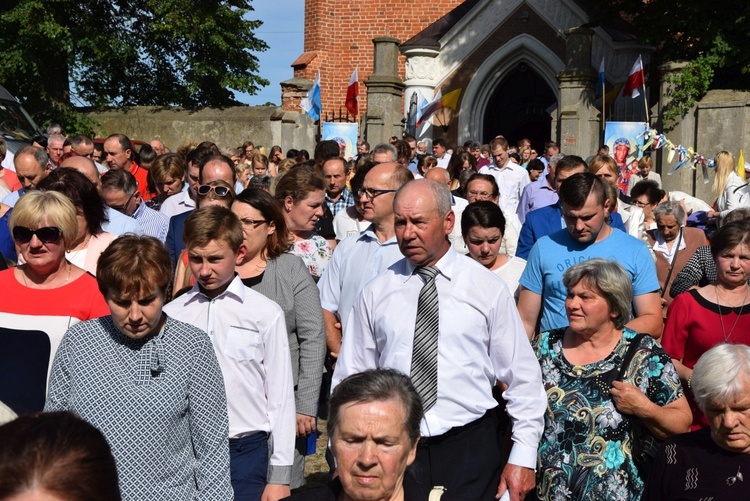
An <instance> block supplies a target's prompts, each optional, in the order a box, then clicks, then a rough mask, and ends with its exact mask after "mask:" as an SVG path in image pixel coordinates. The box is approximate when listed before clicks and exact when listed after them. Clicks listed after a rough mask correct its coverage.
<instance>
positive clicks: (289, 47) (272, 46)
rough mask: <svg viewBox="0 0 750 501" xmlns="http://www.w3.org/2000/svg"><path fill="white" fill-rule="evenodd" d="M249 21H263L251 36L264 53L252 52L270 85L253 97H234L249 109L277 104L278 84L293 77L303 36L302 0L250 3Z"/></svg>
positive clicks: (243, 95) (256, 1) (303, 8)
mask: <svg viewBox="0 0 750 501" xmlns="http://www.w3.org/2000/svg"><path fill="white" fill-rule="evenodd" d="M251 5H252V7H253V9H254V12H252V13H251V14H250V17H251V18H252V19H259V20H261V21H263V26H261V27H260V29H258V30H257V31H256V32H255V36H257V37H258V38H260V39H261V40H263V41H264V42H266V44H267V45H268V50H266V51H265V52H256V53H255V55H256V56H257V57H258V59H259V61H260V75H261V76H262V77H263V78H265V79H267V80H269V81H270V82H271V84H270V85H268V86H266V87H264V88H263V89H261V90H260V92H258V93H257V94H256V95H254V96H249V95H247V94H237V99H238V100H239V101H241V102H243V103H246V104H250V105H260V104H265V103H267V102H269V101H270V102H272V103H274V104H277V105H280V104H281V87H280V86H279V83H281V82H283V81H284V80H289V79H290V78H292V77H293V76H294V72H293V71H292V66H291V64H292V62H293V61H294V60H295V59H297V56H299V55H300V54H302V51H303V49H304V34H305V2H304V0H252V1H251Z"/></svg>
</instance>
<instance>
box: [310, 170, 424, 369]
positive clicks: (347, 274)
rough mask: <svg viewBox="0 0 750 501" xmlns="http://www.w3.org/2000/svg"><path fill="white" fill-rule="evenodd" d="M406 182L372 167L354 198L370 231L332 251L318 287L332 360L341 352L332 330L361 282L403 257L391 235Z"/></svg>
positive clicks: (338, 332)
mask: <svg viewBox="0 0 750 501" xmlns="http://www.w3.org/2000/svg"><path fill="white" fill-rule="evenodd" d="M412 179H414V176H413V175H412V174H410V173H409V171H407V170H406V169H405V168H403V167H401V166H400V165H399V164H397V163H384V164H378V165H376V166H375V167H373V168H372V169H371V170H370V171H369V172H368V173H367V175H366V176H365V181H364V183H363V185H362V190H361V191H362V194H361V195H359V194H356V195H355V196H357V197H359V199H360V203H361V204H362V215H363V217H364V218H365V219H366V220H367V221H369V222H370V226H369V227H368V228H367V229H365V230H364V231H362V232H360V233H357V234H356V235H352V236H350V237H347V238H345V239H344V240H342V241H341V242H340V243H339V244H338V245H337V246H336V249H335V250H334V251H333V256H332V257H331V260H330V261H329V263H328V267H327V268H326V271H325V273H324V274H323V276H322V277H321V278H320V281H319V282H318V289H319V290H320V302H321V305H322V306H323V317H324V318H325V322H326V338H327V341H328V350H329V351H330V352H331V356H332V357H333V358H336V357H338V354H339V350H340V349H341V338H342V329H341V328H340V327H337V325H341V326H346V321H347V320H348V318H349V313H350V312H351V309H352V305H353V304H354V300H355V299H356V297H357V294H359V293H360V291H361V290H362V288H363V287H364V286H365V284H366V283H367V282H369V281H370V280H372V279H373V278H375V277H376V276H378V275H379V274H380V273H382V272H383V271H385V270H386V269H387V268H388V267H389V266H390V265H392V264H393V263H395V262H396V261H398V260H399V259H402V258H403V257H404V256H402V255H401V251H399V249H398V244H397V242H396V233H395V231H394V230H393V196H394V195H393V194H394V193H395V192H396V190H398V189H399V188H401V186H403V185H404V184H406V183H407V182H409V181H411V180H412Z"/></svg>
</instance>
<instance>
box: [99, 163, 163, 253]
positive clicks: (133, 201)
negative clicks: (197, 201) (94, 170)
mask: <svg viewBox="0 0 750 501" xmlns="http://www.w3.org/2000/svg"><path fill="white" fill-rule="evenodd" d="M101 193H102V198H103V199H104V203H106V204H107V205H108V206H109V207H110V208H112V209H114V210H116V211H118V212H121V213H122V214H125V215H126V216H130V217H132V218H133V219H135V220H136V221H138V222H139V223H140V224H141V227H142V228H143V232H144V233H145V234H146V235H148V236H151V237H154V238H157V239H159V241H161V242H165V241H166V240H167V230H168V229H169V218H168V217H167V216H165V215H164V214H162V213H160V212H157V211H155V210H153V209H151V208H149V207H147V206H146V204H145V203H144V202H143V199H142V198H141V194H140V192H139V191H138V183H137V182H136V180H135V177H134V176H133V175H132V174H131V173H130V172H127V171H125V170H122V169H114V170H110V171H109V172H107V173H106V174H104V175H103V176H102V188H101Z"/></svg>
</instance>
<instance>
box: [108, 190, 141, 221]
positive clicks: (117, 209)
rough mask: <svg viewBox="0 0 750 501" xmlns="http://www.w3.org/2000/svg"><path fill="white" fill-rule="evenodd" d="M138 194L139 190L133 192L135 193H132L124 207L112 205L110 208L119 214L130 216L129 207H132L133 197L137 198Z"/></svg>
mask: <svg viewBox="0 0 750 501" xmlns="http://www.w3.org/2000/svg"><path fill="white" fill-rule="evenodd" d="M136 193H138V190H135V191H133V193H131V194H130V196H129V197H128V200H127V201H126V202H125V203H124V204H123V205H110V206H109V208H110V209H114V210H116V211H117V212H122V213H123V214H126V215H129V214H127V211H128V205H130V202H132V201H133V197H134V196H135V194H136Z"/></svg>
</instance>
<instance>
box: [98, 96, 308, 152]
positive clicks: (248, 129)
mask: <svg viewBox="0 0 750 501" xmlns="http://www.w3.org/2000/svg"><path fill="white" fill-rule="evenodd" d="M89 117H91V118H92V119H94V120H96V121H97V122H99V124H100V125H101V129H100V130H99V131H97V136H100V137H101V136H107V135H109V134H112V133H122V134H125V135H126V136H128V137H130V138H131V139H139V140H141V141H146V142H148V141H150V140H152V139H160V140H162V141H163V142H164V144H166V145H167V146H168V147H169V148H170V149H172V151H175V150H176V149H177V148H178V147H179V146H180V145H181V144H183V143H184V142H187V141H197V142H201V141H213V142H215V143H216V144H217V145H218V146H219V148H224V147H238V146H240V145H241V144H242V143H244V142H245V141H253V143H255V144H256V145H262V146H265V147H266V150H270V148H271V146H273V145H275V144H278V145H280V146H281V148H282V150H283V151H286V150H288V149H289V148H297V149H301V148H304V149H307V150H308V151H312V150H313V149H314V147H315V126H314V124H313V123H312V121H311V120H310V119H309V118H307V117H306V116H305V115H301V114H299V113H285V112H283V111H282V110H281V108H277V107H275V106H238V107H232V108H226V109H203V110H200V111H195V112H191V111H187V110H183V109H165V108H152V107H147V106H136V107H133V108H130V109H128V110H110V111H104V112H92V113H89Z"/></svg>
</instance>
